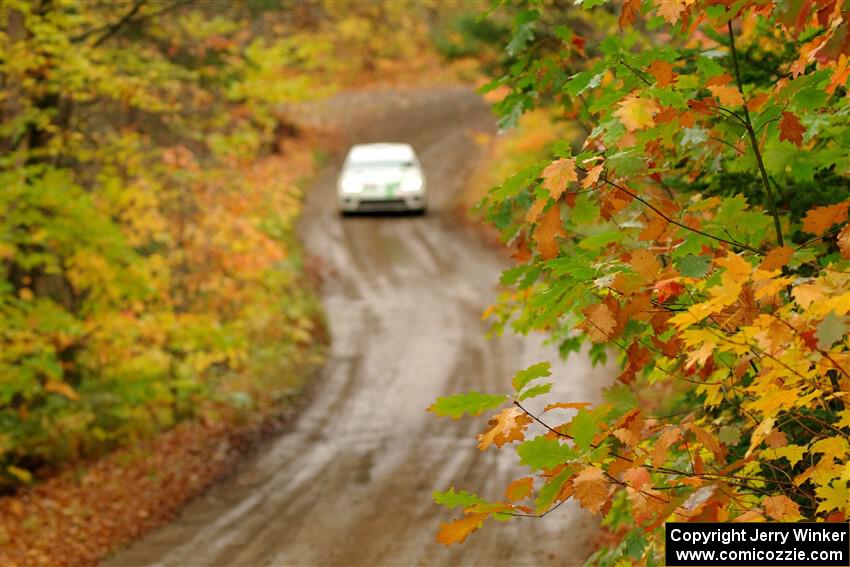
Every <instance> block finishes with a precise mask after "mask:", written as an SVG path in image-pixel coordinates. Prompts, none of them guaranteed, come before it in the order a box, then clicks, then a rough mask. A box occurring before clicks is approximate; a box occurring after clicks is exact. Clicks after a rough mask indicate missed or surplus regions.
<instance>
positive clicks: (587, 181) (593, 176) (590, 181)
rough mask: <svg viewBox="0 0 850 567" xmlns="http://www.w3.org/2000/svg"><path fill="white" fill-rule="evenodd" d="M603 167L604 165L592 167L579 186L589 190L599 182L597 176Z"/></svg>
mask: <svg viewBox="0 0 850 567" xmlns="http://www.w3.org/2000/svg"><path fill="white" fill-rule="evenodd" d="M604 167H605V165H604V164H601V163H600V164H599V165H597V166H595V167H592V168H590V169H588V170H587V175H585V177H584V179H582V180H581V186H582V188H584V189H590V188H591V187H593V185H595V184H596V182H597V181H599V176H600V175H602V169H603V168H604Z"/></svg>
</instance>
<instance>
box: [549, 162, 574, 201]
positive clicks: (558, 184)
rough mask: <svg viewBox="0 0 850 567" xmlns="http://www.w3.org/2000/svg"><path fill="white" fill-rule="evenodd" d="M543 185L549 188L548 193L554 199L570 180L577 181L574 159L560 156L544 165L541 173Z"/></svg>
mask: <svg viewBox="0 0 850 567" xmlns="http://www.w3.org/2000/svg"><path fill="white" fill-rule="evenodd" d="M541 177H543V187H544V188H545V189H548V190H549V194H550V195H552V198H553V199H555V200H556V201H557V200H558V198H559V197H560V196H561V195H562V194H563V193H564V191H565V190H566V188H567V185H569V183H570V181H578V173H576V160H574V159H570V158H561V159H559V160H556V161H553V162H552V163H550V164H549V165H547V166H546V169H544V170H543V173H542V174H541Z"/></svg>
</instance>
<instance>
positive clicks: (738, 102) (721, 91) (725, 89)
mask: <svg viewBox="0 0 850 567" xmlns="http://www.w3.org/2000/svg"><path fill="white" fill-rule="evenodd" d="M708 90H710V91H711V94H713V95H714V96H716V97H717V100H719V101H720V104H724V105H726V106H742V105H743V104H744V97H743V96H741V92H740V91H739V90H738V89H737V87H733V86H731V85H711V86H710V87H708Z"/></svg>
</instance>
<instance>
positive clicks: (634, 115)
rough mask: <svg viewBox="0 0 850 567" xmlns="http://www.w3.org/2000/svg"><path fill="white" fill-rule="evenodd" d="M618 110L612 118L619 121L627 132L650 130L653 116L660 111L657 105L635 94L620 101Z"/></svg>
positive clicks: (653, 123) (652, 124)
mask: <svg viewBox="0 0 850 567" xmlns="http://www.w3.org/2000/svg"><path fill="white" fill-rule="evenodd" d="M618 106H619V108H618V109H617V110H615V111H614V116H616V117H617V118H619V119H620V122H622V123H623V126H625V127H626V130H628V131H629V132H634V131H635V130H641V129H643V128H651V127H652V126H654V125H655V120H654V119H653V116H655V115H656V114H658V113H659V112H660V111H661V108H659V106H658V104H656V102H655V101H654V100H652V99H650V98H641V97H640V96H638V95H636V94H630V95H628V96H627V97H626V98H624V99H623V100H621V101H620V103H619V105H618Z"/></svg>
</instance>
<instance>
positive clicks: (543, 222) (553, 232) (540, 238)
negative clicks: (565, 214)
mask: <svg viewBox="0 0 850 567" xmlns="http://www.w3.org/2000/svg"><path fill="white" fill-rule="evenodd" d="M565 234H566V233H565V232H564V226H563V223H562V221H561V208H560V207H559V206H558V205H557V203H556V204H555V205H553V206H552V207H550V208H549V210H548V211H546V213H544V214H543V216H542V217H541V218H540V222H538V223H537V229H536V230H535V231H534V240H535V241H536V242H537V250H539V251H540V255H541V256H542V257H543V259H544V260H551V259H552V258H554V257H555V256H557V255H558V243H557V242H556V241H555V239H556V238H557V237H559V236H564V235H565Z"/></svg>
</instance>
